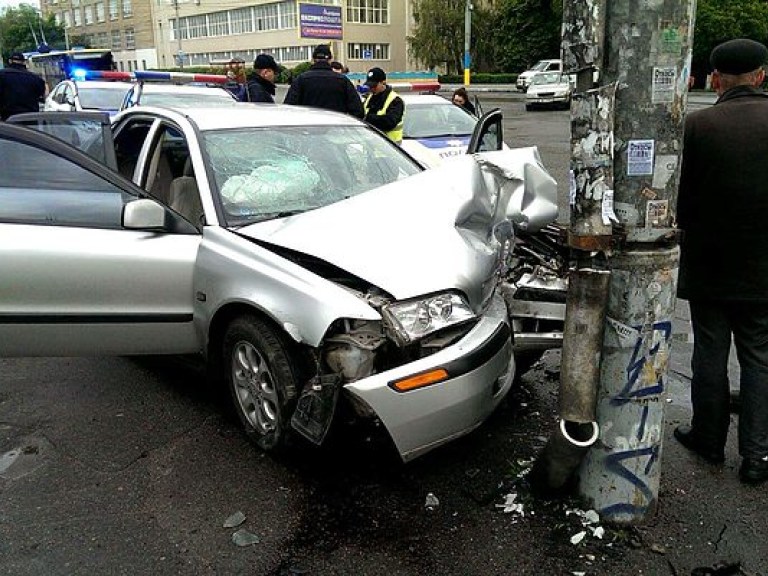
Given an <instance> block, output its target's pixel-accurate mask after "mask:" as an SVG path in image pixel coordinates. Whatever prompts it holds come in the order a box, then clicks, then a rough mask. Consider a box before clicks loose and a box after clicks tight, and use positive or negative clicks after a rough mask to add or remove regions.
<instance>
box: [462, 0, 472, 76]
mask: <svg viewBox="0 0 768 576" xmlns="http://www.w3.org/2000/svg"><path fill="white" fill-rule="evenodd" d="M471 39H472V0H467V3H466V6H465V8H464V85H465V86H469V83H470V77H469V69H470V67H471V64H472V58H471V56H470V54H469V45H470V41H471Z"/></svg>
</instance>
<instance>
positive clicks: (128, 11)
mask: <svg viewBox="0 0 768 576" xmlns="http://www.w3.org/2000/svg"><path fill="white" fill-rule="evenodd" d="M128 16H133V0H123V18H127V17H128Z"/></svg>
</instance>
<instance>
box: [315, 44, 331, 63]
mask: <svg viewBox="0 0 768 576" xmlns="http://www.w3.org/2000/svg"><path fill="white" fill-rule="evenodd" d="M331 58H333V55H332V54H331V47H330V46H328V44H320V45H318V46H316V47H315V49H314V50H313V51H312V60H330V59H331Z"/></svg>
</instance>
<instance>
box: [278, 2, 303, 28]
mask: <svg viewBox="0 0 768 576" xmlns="http://www.w3.org/2000/svg"><path fill="white" fill-rule="evenodd" d="M278 12H279V15H280V28H281V29H285V28H296V27H297V26H298V25H299V21H298V17H297V16H296V2H293V1H291V0H288V2H281V3H280V4H278Z"/></svg>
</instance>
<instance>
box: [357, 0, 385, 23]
mask: <svg viewBox="0 0 768 576" xmlns="http://www.w3.org/2000/svg"><path fill="white" fill-rule="evenodd" d="M347 21H348V22H355V23H357V24H389V0H347Z"/></svg>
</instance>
